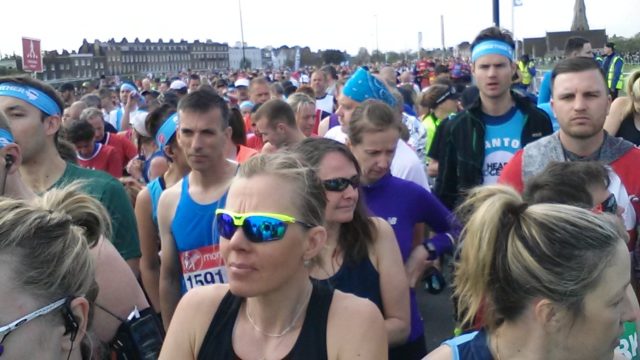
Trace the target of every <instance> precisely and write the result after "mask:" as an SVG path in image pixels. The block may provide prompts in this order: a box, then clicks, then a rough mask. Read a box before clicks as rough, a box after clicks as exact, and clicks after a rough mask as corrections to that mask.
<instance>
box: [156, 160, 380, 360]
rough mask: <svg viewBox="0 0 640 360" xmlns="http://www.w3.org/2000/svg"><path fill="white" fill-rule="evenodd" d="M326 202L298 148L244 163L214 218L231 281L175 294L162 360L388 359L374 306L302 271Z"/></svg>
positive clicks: (321, 235) (312, 253) (318, 237)
mask: <svg viewBox="0 0 640 360" xmlns="http://www.w3.org/2000/svg"><path fill="white" fill-rule="evenodd" d="M325 207H326V199H325V192H324V189H323V187H322V183H321V182H320V180H319V179H318V177H317V175H316V174H315V171H313V170H312V169H311V168H309V167H308V166H307V165H306V164H305V163H304V162H303V161H302V160H300V159H299V157H297V156H295V155H291V154H286V153H276V154H269V155H260V156H256V157H253V158H251V159H249V160H248V161H247V162H246V163H244V164H243V165H242V166H241V168H240V171H239V173H238V175H237V176H236V179H235V180H234V182H233V184H232V185H231V187H230V189H229V193H228V197H227V203H226V208H225V209H224V210H218V211H217V212H216V220H215V224H214V226H215V229H216V230H217V231H219V233H220V246H221V254H222V257H223V259H224V263H225V264H226V271H227V278H228V279H229V284H228V285H214V286H208V287H201V288H197V289H194V290H192V291H190V292H188V293H187V294H186V295H185V296H184V297H183V299H182V300H181V301H180V304H179V305H178V308H177V310H176V313H175V314H174V317H173V320H172V321H171V325H170V327H169V331H168V334H167V338H166V340H165V344H164V348H163V350H162V353H161V356H160V357H161V359H195V358H197V359H236V358H240V359H283V358H287V359H339V358H340V359H353V358H358V357H360V358H363V359H386V358H387V350H386V349H387V337H386V333H385V331H384V322H383V319H382V316H381V315H380V312H379V311H378V309H377V308H376V307H375V305H373V304H372V303H371V302H370V301H368V300H365V299H361V298H357V297H355V296H353V295H350V294H345V293H342V292H340V291H337V290H336V291H334V290H332V289H329V288H326V287H323V286H320V285H317V284H316V285H314V284H312V282H311V280H310V278H309V273H310V271H311V269H312V268H313V266H314V265H315V263H316V259H317V257H318V255H319V253H320V252H321V250H322V249H323V247H324V245H325V243H326V237H327V233H326V230H325V229H324V227H323V226H321V225H320V224H323V223H324V209H325ZM203 261H222V259H203Z"/></svg>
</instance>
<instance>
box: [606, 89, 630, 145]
mask: <svg viewBox="0 0 640 360" xmlns="http://www.w3.org/2000/svg"><path fill="white" fill-rule="evenodd" d="M629 101H630V100H629V98H628V97H619V98H617V99H615V100H614V101H613V102H612V103H611V108H609V115H607V118H606V120H605V121H604V129H605V130H607V132H608V133H609V135H611V136H616V134H617V133H618V130H620V125H621V124H622V121H623V120H624V115H625V112H626V110H627V109H628V108H629Z"/></svg>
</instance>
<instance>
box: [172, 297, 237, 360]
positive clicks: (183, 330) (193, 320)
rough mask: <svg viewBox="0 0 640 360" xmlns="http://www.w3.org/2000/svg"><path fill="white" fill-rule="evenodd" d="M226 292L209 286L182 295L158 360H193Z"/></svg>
mask: <svg viewBox="0 0 640 360" xmlns="http://www.w3.org/2000/svg"><path fill="white" fill-rule="evenodd" d="M227 290H228V287H227V286H226V285H212V286H204V287H200V288H196V289H193V290H191V291H189V292H188V293H187V294H185V296H184V297H183V298H182V300H181V301H180V303H179V304H178V307H177V309H176V312H175V316H174V318H173V321H172V322H171V326H170V327H169V331H168V332H167V336H166V337H165V340H164V344H163V346H162V351H161V352H160V359H161V360H162V359H195V358H196V357H197V356H198V353H199V351H200V347H202V341H203V340H204V336H205V335H206V333H207V330H208V329H209V325H210V324H211V320H212V319H213V316H214V315H215V313H216V311H217V310H218V306H219V305H220V301H221V300H222V298H223V297H224V295H225V293H226V292H227ZM229 342H231V339H229Z"/></svg>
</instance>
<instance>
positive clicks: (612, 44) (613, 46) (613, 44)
mask: <svg viewBox="0 0 640 360" xmlns="http://www.w3.org/2000/svg"><path fill="white" fill-rule="evenodd" d="M604 46H606V47H608V48H609V49H611V50H613V49H615V48H616V44H615V43H612V42H608V43H606V44H605V45H604Z"/></svg>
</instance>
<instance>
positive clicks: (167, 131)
mask: <svg viewBox="0 0 640 360" xmlns="http://www.w3.org/2000/svg"><path fill="white" fill-rule="evenodd" d="M179 121H180V118H179V117H178V113H175V114H173V115H171V116H169V118H168V119H167V120H165V121H164V123H162V126H160V129H158V133H157V134H156V143H157V144H158V147H159V148H160V149H163V148H164V147H165V146H167V144H169V141H171V138H173V137H174V136H175V134H176V129H177V128H178V122H179Z"/></svg>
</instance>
